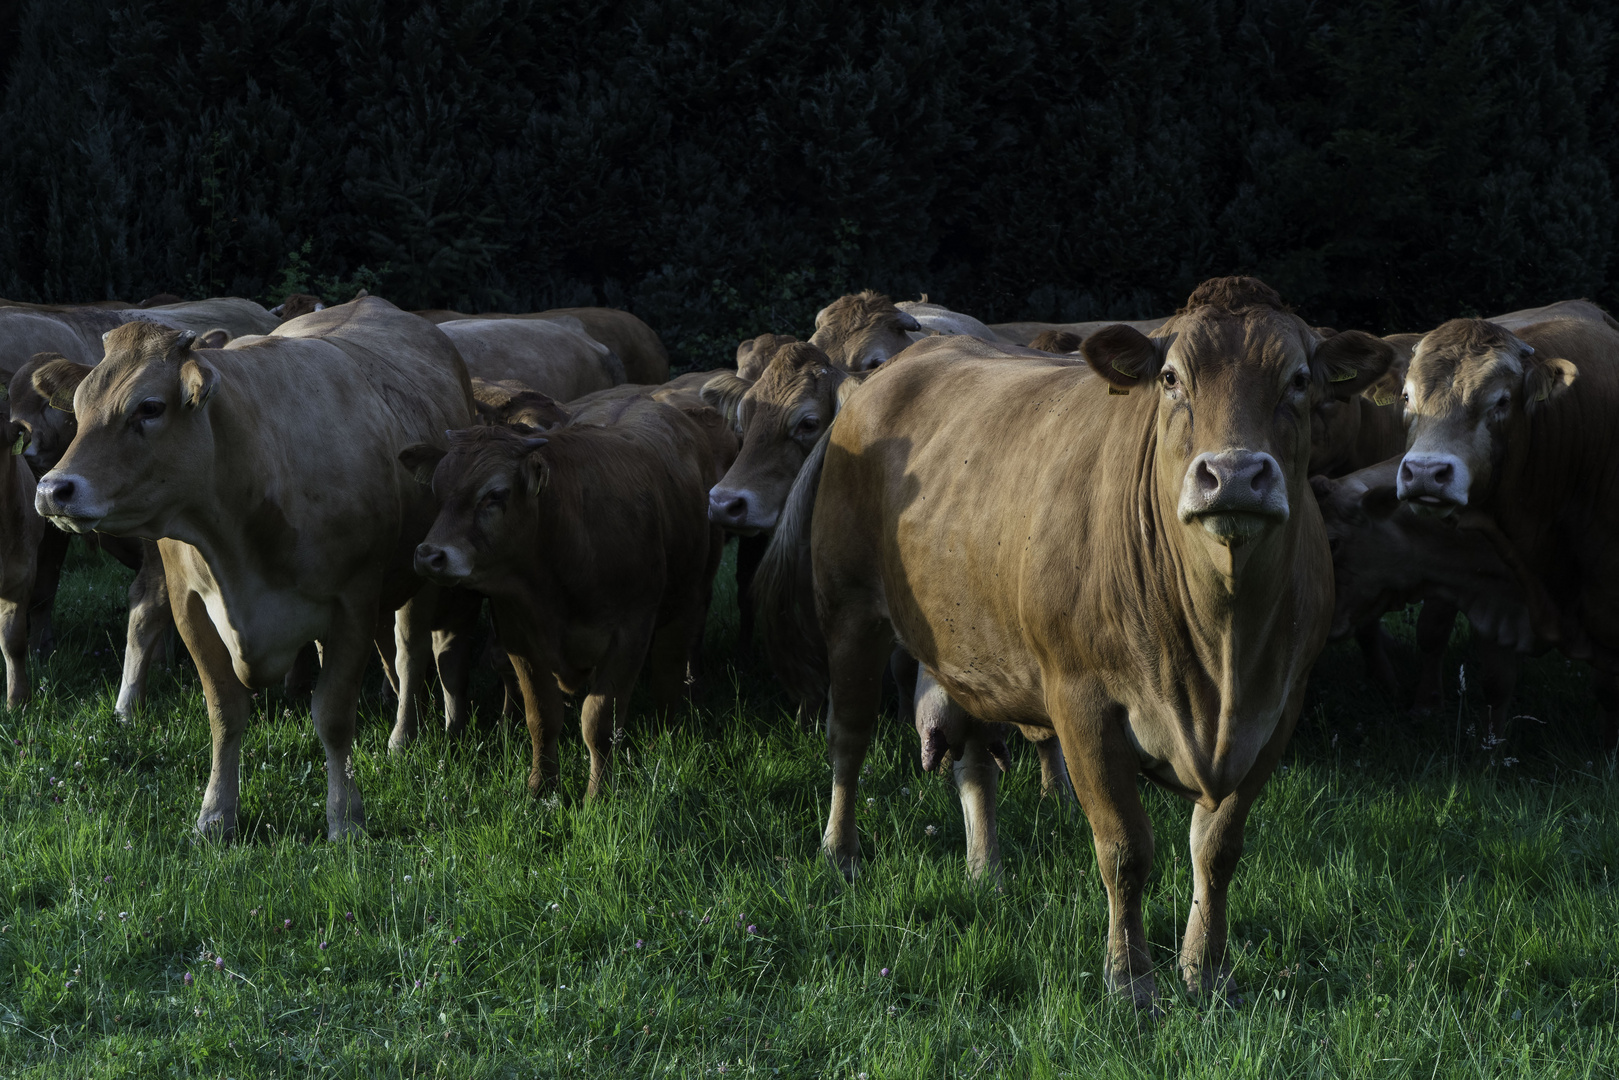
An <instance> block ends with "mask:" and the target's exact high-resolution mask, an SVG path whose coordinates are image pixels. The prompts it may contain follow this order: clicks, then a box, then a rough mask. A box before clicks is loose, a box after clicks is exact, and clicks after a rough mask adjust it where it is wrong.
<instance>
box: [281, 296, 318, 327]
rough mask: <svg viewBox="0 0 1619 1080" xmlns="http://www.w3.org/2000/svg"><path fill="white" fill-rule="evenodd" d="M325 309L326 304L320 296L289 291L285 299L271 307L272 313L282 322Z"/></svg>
mask: <svg viewBox="0 0 1619 1080" xmlns="http://www.w3.org/2000/svg"><path fill="white" fill-rule="evenodd" d="M325 310H326V304H325V302H324V301H322V300H321V298H320V297H318V296H311V295H309V294H308V293H289V294H288V295H287V298H286V299H285V300H283V301H281V303H279V304H277V305H276V306H275V307H273V308H271V309H270V314H271V315H274V316H275V317H276V318H278V319H280V320H281V321H282V322H289V321H291V320H293V319H296V318H298V317H299V316H300V315H308V314H310V313H311V312H315V311H325Z"/></svg>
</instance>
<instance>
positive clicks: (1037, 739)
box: [1023, 728, 1075, 805]
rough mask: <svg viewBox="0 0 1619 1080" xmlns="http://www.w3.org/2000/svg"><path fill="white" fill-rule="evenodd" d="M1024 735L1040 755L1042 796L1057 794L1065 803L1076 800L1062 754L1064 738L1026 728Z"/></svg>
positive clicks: (1058, 798) (1059, 800)
mask: <svg viewBox="0 0 1619 1080" xmlns="http://www.w3.org/2000/svg"><path fill="white" fill-rule="evenodd" d="M1023 734H1024V736H1025V737H1027V738H1028V739H1029V741H1030V742H1032V743H1034V752H1035V753H1037V754H1039V755H1040V797H1041V798H1042V799H1043V798H1045V797H1046V796H1048V795H1050V796H1055V797H1056V799H1057V801H1058V802H1061V803H1063V804H1064V805H1069V804H1072V803H1073V802H1074V801H1075V800H1074V785H1073V782H1072V781H1071V780H1069V779H1068V762H1067V761H1065V760H1064V759H1063V756H1062V740H1061V739H1059V738H1057V736H1056V735H1054V734H1046V733H1042V732H1031V731H1030V730H1029V729H1027V728H1025V729H1024V732H1023Z"/></svg>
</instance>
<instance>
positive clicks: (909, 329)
mask: <svg viewBox="0 0 1619 1080" xmlns="http://www.w3.org/2000/svg"><path fill="white" fill-rule="evenodd" d="M896 322H897V323H898V325H899V328H900V329H901V330H903V331H905V332H906V333H907V334H920V333H921V332H922V324H921V323H919V322H917V321H916V316H915V315H912V314H911V313H910V312H909V311H902V312H900V313H899V316H898V318H897V319H896Z"/></svg>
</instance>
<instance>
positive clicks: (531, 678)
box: [511, 653, 564, 795]
mask: <svg viewBox="0 0 1619 1080" xmlns="http://www.w3.org/2000/svg"><path fill="white" fill-rule="evenodd" d="M511 662H512V670H513V671H514V672H515V673H516V678H517V685H518V688H519V692H520V693H521V695H522V698H523V712H524V718H525V719H526V720H527V721H528V738H529V745H530V747H531V748H532V750H533V755H534V758H533V764H532V765H531V766H530V768H529V773H528V790H529V792H530V793H531V794H534V795H546V794H549V793H551V792H553V791H556V790H557V788H558V786H559V781H560V776H559V773H560V769H559V768H558V764H557V740H558V738H559V737H560V736H561V734H562V721H563V717H564V710H563V705H562V691H561V690H560V689H559V688H558V687H557V680H556V677H555V676H553V675H552V674H551V672H550V671H548V670H546V669H545V668H543V667H541V666H540V665H538V664H536V663H534V662H533V661H532V660H530V659H529V658H528V657H525V656H519V655H518V654H517V653H512V654H511Z"/></svg>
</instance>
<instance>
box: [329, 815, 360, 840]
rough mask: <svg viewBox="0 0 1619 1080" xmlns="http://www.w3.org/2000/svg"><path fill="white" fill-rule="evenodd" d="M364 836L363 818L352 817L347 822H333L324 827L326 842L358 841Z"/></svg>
mask: <svg viewBox="0 0 1619 1080" xmlns="http://www.w3.org/2000/svg"><path fill="white" fill-rule="evenodd" d="M364 835H365V818H364V817H354V818H349V819H348V820H347V821H333V822H328V823H327V825H326V839H328V840H333V841H335V840H358V839H359V838H360V837H362V836H364Z"/></svg>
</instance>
